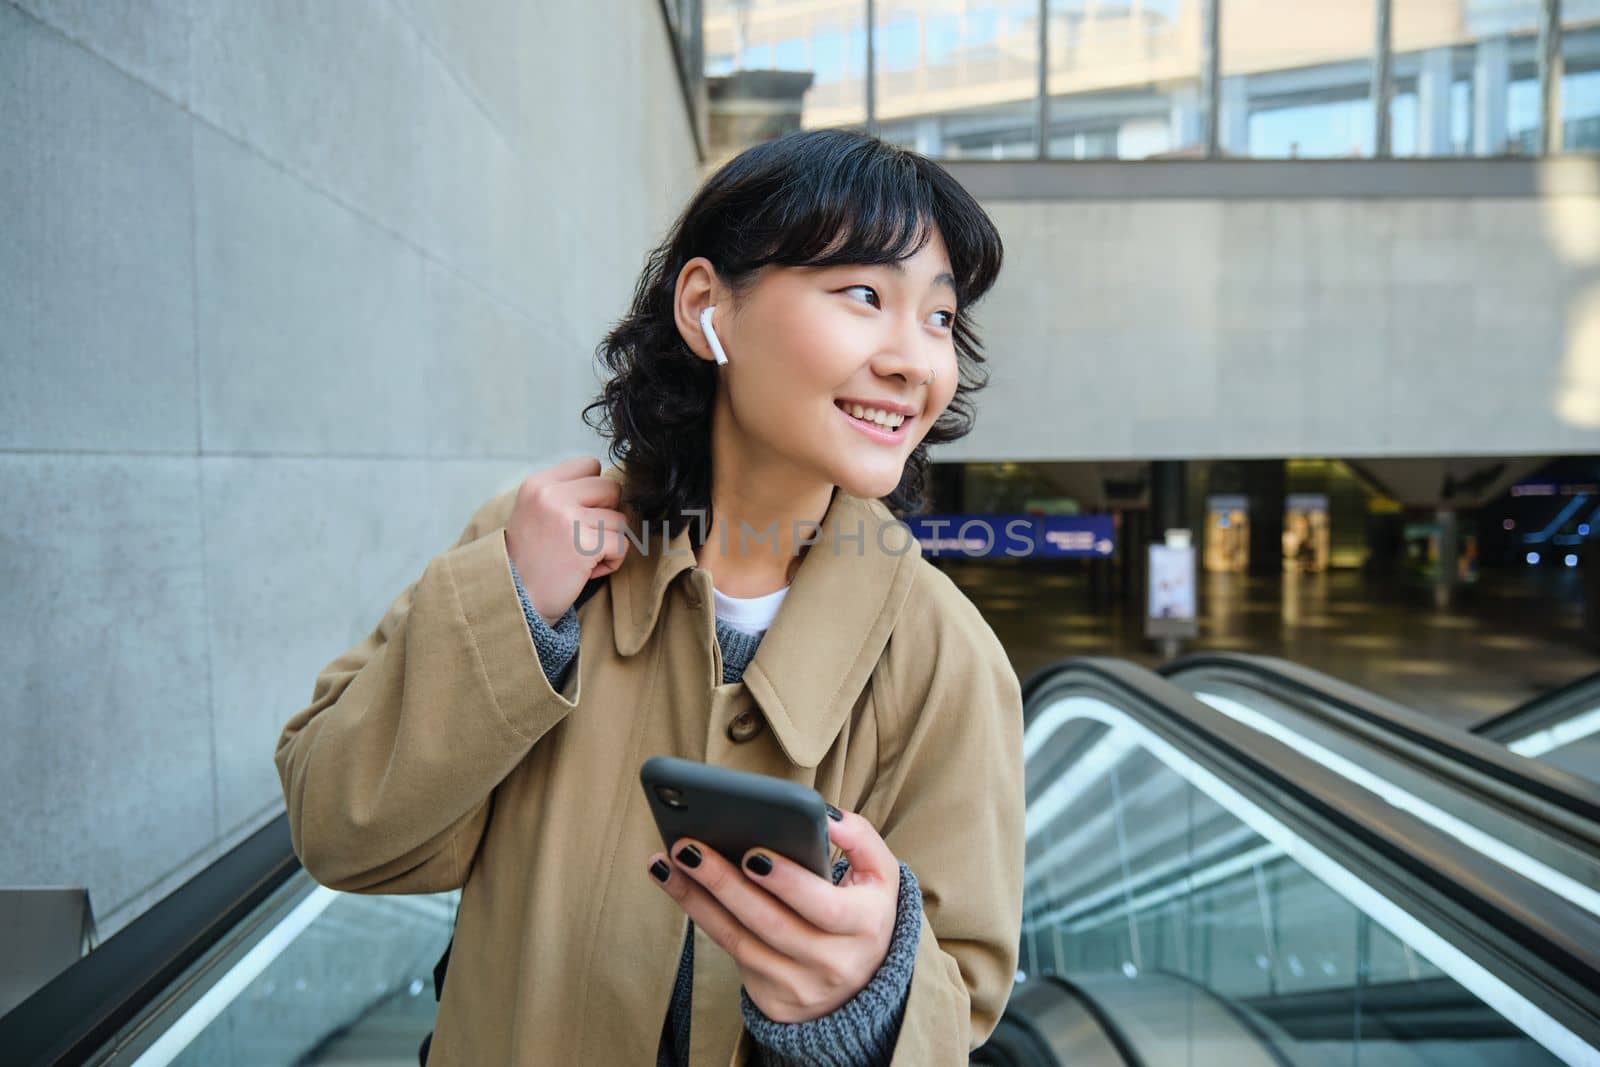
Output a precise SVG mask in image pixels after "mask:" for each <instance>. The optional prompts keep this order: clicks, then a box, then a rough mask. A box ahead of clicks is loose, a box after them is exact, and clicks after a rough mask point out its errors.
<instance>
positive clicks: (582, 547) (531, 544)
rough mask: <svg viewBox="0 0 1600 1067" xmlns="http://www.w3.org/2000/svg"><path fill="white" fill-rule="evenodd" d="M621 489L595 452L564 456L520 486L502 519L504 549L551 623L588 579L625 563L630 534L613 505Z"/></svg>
mask: <svg viewBox="0 0 1600 1067" xmlns="http://www.w3.org/2000/svg"><path fill="white" fill-rule="evenodd" d="M621 495H622V488H621V486H619V485H617V483H616V482H614V481H612V480H611V479H610V478H606V477H604V476H603V475H601V473H600V461H599V460H598V459H595V458H594V457H593V456H575V457H573V458H572V459H564V460H562V461H561V462H560V463H557V464H556V465H555V466H553V467H547V468H545V469H544V470H542V471H539V472H537V473H535V474H532V475H529V476H528V478H527V479H526V480H524V481H523V483H522V484H521V485H520V486H518V487H517V499H516V503H515V504H514V505H513V506H512V509H511V517H510V518H509V519H507V520H506V534H505V536H506V554H507V555H509V556H510V557H511V562H512V563H513V564H515V565H516V568H517V574H518V575H519V576H521V578H522V584H523V587H524V588H525V589H526V590H527V591H528V600H529V601H530V602H531V603H532V604H533V607H534V610H535V611H537V612H538V613H539V614H540V615H541V616H542V617H543V618H544V620H545V621H546V622H547V623H549V624H550V625H551V626H554V625H556V623H558V622H559V621H560V620H561V616H563V615H565V614H566V612H567V609H568V608H569V607H571V606H572V603H573V601H575V600H577V599H578V594H579V593H580V592H582V591H583V586H584V584H585V583H586V582H588V581H589V579H591V578H599V577H602V576H604V575H607V574H610V573H611V572H612V571H614V570H616V569H617V568H618V567H620V566H622V560H623V557H624V556H625V555H626V554H627V551H628V539H627V538H626V537H624V536H623V530H624V529H625V527H626V524H627V518H626V516H624V515H623V514H622V512H620V511H618V510H617V505H618V503H619V501H620V498H621Z"/></svg>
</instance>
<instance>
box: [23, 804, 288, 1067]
mask: <svg viewBox="0 0 1600 1067" xmlns="http://www.w3.org/2000/svg"><path fill="white" fill-rule="evenodd" d="M299 869H300V861H299V859H298V858H296V856H295V853H294V847H293V845H292V844H291V842H290V838H289V816H288V813H287V812H284V813H282V814H280V815H278V816H277V817H276V818H275V819H273V820H272V821H270V822H268V823H267V824H266V825H265V826H263V827H262V828H261V829H259V830H257V831H256V832H255V833H253V834H251V835H250V836H249V837H248V838H246V839H245V840H244V841H242V842H240V843H239V844H238V845H236V846H235V847H234V848H233V849H231V850H230V851H229V852H228V853H227V854H226V855H224V856H223V857H222V858H221V859H219V860H217V861H216V862H215V863H213V864H211V865H210V866H209V867H207V868H206V869H205V870H203V871H201V872H200V873H199V874H197V875H195V876H194V877H193V878H191V879H189V880H188V881H187V882H185V883H184V884H183V885H181V886H179V887H178V888H177V889H175V890H173V891H172V892H171V893H169V894H168V895H167V896H165V897H163V898H162V899H161V901H160V902H158V903H157V904H155V905H154V906H152V907H151V908H150V909H149V910H147V911H146V912H144V914H142V915H140V916H139V917H138V918H137V919H134V920H133V921H132V922H130V923H129V924H128V925H127V926H125V927H123V928H122V929H121V930H118V931H117V932H116V933H115V934H113V935H112V936H111V937H109V938H107V939H106V940H105V941H104V942H103V943H102V944H101V945H100V946H99V947H98V948H96V949H95V950H94V951H93V952H91V953H89V954H88V955H87V956H84V957H82V958H81V959H79V960H78V961H77V962H75V963H73V964H72V965H71V966H70V967H68V968H67V969H66V970H64V971H62V972H61V973H60V974H58V975H56V977H54V978H52V979H51V980H50V981H49V982H47V983H46V984H45V985H44V986H43V987H41V988H40V989H38V990H37V991H35V992H34V993H33V995H31V996H30V997H28V999H27V1000H24V1001H23V1002H22V1003H21V1004H18V1005H17V1006H16V1007H15V1008H13V1009H12V1010H11V1011H10V1012H7V1013H6V1014H5V1015H4V1016H3V1017H0V1049H4V1050H5V1056H6V1062H7V1063H8V1064H17V1065H18V1067H66V1065H69V1064H79V1063H83V1062H85V1061H86V1060H87V1059H88V1058H89V1057H90V1056H92V1055H94V1054H95V1052H96V1051H97V1050H99V1049H100V1048H101V1047H102V1046H103V1045H105V1043H106V1042H107V1041H109V1040H111V1039H112V1037H114V1036H115V1035H116V1033H117V1032H118V1031H119V1030H120V1029H122V1027H123V1026H125V1025H126V1024H127V1023H128V1022H129V1021H131V1020H132V1019H134V1018H135V1017H137V1016H138V1015H139V1013H140V1012H142V1011H143V1010H144V1009H145V1008H146V1007H148V1006H149V1005H150V1004H151V1003H152V1002H153V1001H154V1000H155V998H156V997H158V996H160V994H161V992H162V991H163V990H164V989H166V988H167V987H168V986H170V985H171V983H172V982H173V981H174V980H176V979H177V978H178V976H179V975H181V974H182V973H183V971H184V969H185V968H187V967H188V966H189V965H190V964H192V963H193V962H194V961H195V960H197V959H199V958H200V957H201V956H202V955H203V954H204V953H206V952H207V951H208V950H209V949H211V948H212V946H214V945H216V944H217V943H218V942H219V941H221V940H222V939H223V938H225V937H226V936H227V934H228V932H229V931H230V930H232V929H233V928H234V927H235V926H236V925H237V924H238V923H239V922H240V921H241V920H243V919H244V918H245V917H246V916H247V915H248V914H249V913H250V912H251V910H252V909H254V908H255V907H256V906H257V905H258V904H260V903H261V902H262V901H263V900H265V899H266V898H267V897H268V896H270V895H271V894H272V893H273V891H275V890H276V889H277V888H278V887H279V886H281V885H282V884H283V883H284V882H285V881H287V880H288V879H289V878H290V877H292V876H293V875H294V873H295V872H296V871H298V870H299Z"/></svg>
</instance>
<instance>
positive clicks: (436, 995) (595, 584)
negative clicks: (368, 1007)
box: [417, 575, 610, 1067]
mask: <svg viewBox="0 0 1600 1067" xmlns="http://www.w3.org/2000/svg"><path fill="white" fill-rule="evenodd" d="M608 577H610V575H603V576H601V577H599V578H591V579H589V580H588V581H587V582H585V583H584V586H583V591H582V592H580V593H579V594H578V599H577V600H575V601H573V602H572V606H573V607H574V608H579V607H582V606H583V602H584V601H586V600H588V599H589V598H590V597H592V596H594V595H595V593H597V592H599V591H600V586H601V585H603V584H605V580H606V578H608ZM460 913H461V902H460V901H459V900H458V901H457V902H456V914H457V915H458V916H459V915H460ZM450 925H451V933H450V940H449V941H448V942H447V943H446V944H445V946H444V954H443V955H442V956H440V957H439V962H438V963H435V964H434V965H433V999H434V1000H435V1001H438V1000H439V999H441V998H442V997H443V996H444V972H445V971H446V970H447V969H448V968H449V966H450V949H451V948H452V947H453V946H454V945H455V943H456V935H455V929H454V927H455V922H454V920H452V921H451V924H450ZM432 1045H433V1031H432V1030H429V1031H428V1033H427V1036H425V1037H424V1038H423V1039H422V1045H421V1047H419V1048H418V1049H417V1063H418V1064H420V1065H421V1067H428V1049H429V1048H430V1047H431V1046H432Z"/></svg>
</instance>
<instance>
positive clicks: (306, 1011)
mask: <svg viewBox="0 0 1600 1067" xmlns="http://www.w3.org/2000/svg"><path fill="white" fill-rule="evenodd" d="M458 898H459V893H458V892H451V893H440V894H422V895H414V896H374V895H363V894H349V893H338V892H335V891H334V890H331V889H327V888H325V887H323V886H320V885H318V884H317V883H316V882H315V881H313V880H312V878H311V876H310V875H308V874H306V872H305V870H304V869H303V868H302V867H301V866H300V863H299V861H298V860H297V859H296V857H295V855H294V851H293V848H292V845H291V843H290V838H289V827H288V816H287V815H286V814H284V815H279V816H278V817H277V818H275V819H273V820H272V821H271V822H269V823H268V824H267V825H266V826H264V827H263V828H262V829H260V830H258V831H256V832H255V833H254V834H252V835H251V836H250V837H249V838H248V839H246V840H245V841H244V842H242V843H241V844H240V845H238V846H237V847H236V848H234V849H232V850H231V851H230V852H229V853H228V854H227V855H225V856H224V857H222V858H221V859H220V860H218V861H217V862H215V863H213V864H212V865H211V866H210V867H208V868H207V869H206V870H204V871H203V872H201V873H200V874H199V875H197V876H196V877H195V878H193V879H191V880H190V881H189V882H188V883H187V884H185V885H184V886H182V887H180V888H179V889H178V890H177V891H175V892H174V893H172V894H171V895H170V896H168V897H167V898H165V899H164V900H162V901H161V902H160V903H158V904H156V905H155V906H154V907H153V908H151V909H150V910H149V911H147V912H145V913H144V914H143V915H141V916H140V917H139V918H138V919H136V920H134V921H133V922H132V923H130V924H129V925H128V926H127V927H125V928H124V929H122V930H120V931H118V932H117V933H116V935H114V936H113V937H110V938H108V939H107V940H106V941H105V942H103V943H102V944H101V945H100V946H99V947H98V948H97V949H95V950H94V951H93V952H92V953H90V954H89V955H87V956H84V957H83V958H82V959H80V960H78V961H77V962H76V963H75V964H73V965H72V966H70V967H68V968H67V969H66V970H65V971H64V972H62V973H61V974H59V975H57V976H56V977H55V978H54V979H53V980H51V981H50V982H48V983H47V984H46V985H44V986H43V987H42V988H40V989H39V990H38V991H37V992H35V993H34V994H33V995H32V996H31V997H29V998H28V999H27V1000H25V1001H23V1002H22V1003H21V1004H20V1005H18V1006H17V1007H16V1008H15V1009H14V1010H12V1011H11V1012H9V1013H8V1014H6V1015H5V1016H4V1017H3V1018H0V1063H4V1064H6V1065H7V1067H12V1065H16V1067H45V1065H51V1067H58V1065H61V1067H64V1065H68V1064H105V1065H112V1064H118V1065H120V1064H136V1065H138V1067H166V1065H168V1064H179V1065H184V1067H216V1065H222V1064H236V1065H240V1067H245V1065H250V1067H254V1065H257V1064H260V1065H282V1067H288V1065H291V1064H292V1065H296V1067H301V1065H306V1067H309V1065H311V1064H327V1065H334V1064H350V1065H355V1064H363V1065H366V1067H378V1065H389V1064H396V1065H402V1064H403V1065H410V1064H415V1063H416V1062H417V1048H418V1045H419V1043H420V1041H421V1039H422V1037H423V1035H425V1034H426V1033H428V1032H429V1031H430V1030H431V1029H432V1028H433V1019H434V1015H435V1013H436V1009H437V1004H436V1002H435V999H434V988H433V979H432V968H433V966H434V964H435V962H436V961H437V960H438V958H439V954H440V952H441V950H442V949H443V948H444V946H445V943H446V942H447V941H448V940H449V937H450V929H451V925H452V923H453V920H454V915H455V905H456V901H457V900H458Z"/></svg>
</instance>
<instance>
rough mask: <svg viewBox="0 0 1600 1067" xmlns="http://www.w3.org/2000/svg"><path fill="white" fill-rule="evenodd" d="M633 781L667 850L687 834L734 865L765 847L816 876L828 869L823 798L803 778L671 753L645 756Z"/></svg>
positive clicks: (827, 875) (827, 872)
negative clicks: (789, 778)
mask: <svg viewBox="0 0 1600 1067" xmlns="http://www.w3.org/2000/svg"><path fill="white" fill-rule="evenodd" d="M639 782H640V784H641V785H643V786H644V793H645V797H646V799H648V800H649V802H650V813H651V814H652V815H654V816H655V820H656V829H658V830H660V831H661V841H662V843H663V844H664V845H665V846H666V848H667V849H668V850H670V849H671V848H672V845H673V842H675V841H677V840H678V839H679V838H681V837H692V838H694V839H695V840H696V841H704V842H705V843H706V844H708V845H710V846H711V847H712V848H714V849H716V850H717V851H718V852H720V853H721V854H722V855H723V856H724V857H725V858H726V859H727V860H728V862H730V863H732V864H733V865H734V866H735V867H737V866H739V865H740V864H741V863H743V862H744V854H745V853H746V852H748V851H750V849H752V848H764V849H766V850H768V851H770V852H776V853H778V854H779V855H780V856H786V857H788V858H789V859H791V860H793V861H794V862H795V863H798V864H799V865H800V866H802V867H804V868H805V869H806V870H808V871H811V872H812V873H814V874H816V875H817V876H818V877H820V878H830V877H831V875H832V865H831V864H829V863H828V850H829V848H830V844H829V841H828V812H827V806H826V802H825V801H824V800H823V799H822V794H821V793H818V792H817V791H816V790H815V789H812V788H810V787H809V786H804V785H800V784H799V783H798V782H790V781H786V780H784V779H782V778H773V777H771V776H769V775H765V774H751V773H750V772H748V771H735V770H729V769H728V768H726V767H714V766H712V765H711V764H709V763H700V762H698V761H696V760H687V759H679V758H677V757H676V756H652V757H651V758H650V759H647V760H645V761H644V764H643V765H642V766H640V768H639Z"/></svg>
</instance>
